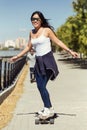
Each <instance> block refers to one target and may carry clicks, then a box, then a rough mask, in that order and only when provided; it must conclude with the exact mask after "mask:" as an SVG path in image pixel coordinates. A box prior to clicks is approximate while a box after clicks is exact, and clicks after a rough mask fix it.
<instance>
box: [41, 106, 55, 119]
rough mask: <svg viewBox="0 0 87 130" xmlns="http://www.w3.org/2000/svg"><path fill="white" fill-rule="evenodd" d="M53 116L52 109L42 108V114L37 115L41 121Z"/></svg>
mask: <svg viewBox="0 0 87 130" xmlns="http://www.w3.org/2000/svg"><path fill="white" fill-rule="evenodd" d="M53 115H54V109H53V108H46V107H45V108H44V110H43V112H41V114H40V115H39V117H40V118H41V119H46V118H49V117H52V116H53Z"/></svg>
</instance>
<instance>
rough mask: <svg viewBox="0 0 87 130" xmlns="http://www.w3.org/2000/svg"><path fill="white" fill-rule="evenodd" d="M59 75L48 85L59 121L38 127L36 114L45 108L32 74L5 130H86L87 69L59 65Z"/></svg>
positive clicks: (57, 57)
mask: <svg viewBox="0 0 87 130" xmlns="http://www.w3.org/2000/svg"><path fill="white" fill-rule="evenodd" d="M54 55H55V59H56V60H57V63H58V66H59V71H60V74H59V76H58V77H57V78H56V80H55V81H53V82H52V81H50V82H49V83H48V89H49V92H50V96H51V100H52V103H53V106H54V109H55V112H57V113H58V115H59V117H57V118H56V119H55V123H54V124H53V125H50V124H45V125H41V124H39V125H35V115H34V112H36V111H38V110H40V109H42V108H43V104H42V101H41V98H40V95H39V93H38V90H37V88H36V83H32V84H31V83H30V81H29V72H28V74H27V76H26V79H25V81H24V93H23V94H22V96H21V98H20V99H19V101H18V103H17V105H16V108H15V111H14V114H13V118H12V120H11V121H10V122H9V123H8V125H7V126H6V127H5V128H3V129H2V130H87V69H80V68H77V67H76V66H74V65H72V64H66V63H64V62H62V61H58V59H59V58H60V55H58V54H54Z"/></svg>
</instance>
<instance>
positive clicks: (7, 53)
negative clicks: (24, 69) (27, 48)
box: [0, 50, 21, 57]
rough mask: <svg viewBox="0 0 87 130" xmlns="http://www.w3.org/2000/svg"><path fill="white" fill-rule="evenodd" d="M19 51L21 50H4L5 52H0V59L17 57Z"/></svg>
mask: <svg viewBox="0 0 87 130" xmlns="http://www.w3.org/2000/svg"><path fill="white" fill-rule="evenodd" d="M20 51H21V50H6V51H2V50H0V57H5V56H6V57H9V56H14V55H17V54H18V53H19V52H20Z"/></svg>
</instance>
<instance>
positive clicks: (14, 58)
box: [10, 56, 19, 62]
mask: <svg viewBox="0 0 87 130" xmlns="http://www.w3.org/2000/svg"><path fill="white" fill-rule="evenodd" d="M18 58H19V57H18V56H13V57H12V58H10V62H14V61H16V60H18Z"/></svg>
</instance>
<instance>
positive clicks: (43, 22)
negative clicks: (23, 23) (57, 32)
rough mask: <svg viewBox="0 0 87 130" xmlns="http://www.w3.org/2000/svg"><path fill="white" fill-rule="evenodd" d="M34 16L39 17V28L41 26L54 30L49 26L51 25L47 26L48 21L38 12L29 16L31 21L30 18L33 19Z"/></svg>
mask: <svg viewBox="0 0 87 130" xmlns="http://www.w3.org/2000/svg"><path fill="white" fill-rule="evenodd" d="M35 14H38V16H39V17H40V19H41V21H42V23H41V26H42V27H48V28H50V29H52V30H54V27H53V26H51V25H50V24H49V22H48V20H49V19H46V18H45V17H44V15H43V14H42V13H41V12H40V11H35V12H33V13H32V15H31V19H32V17H33V16H34V15H35Z"/></svg>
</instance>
